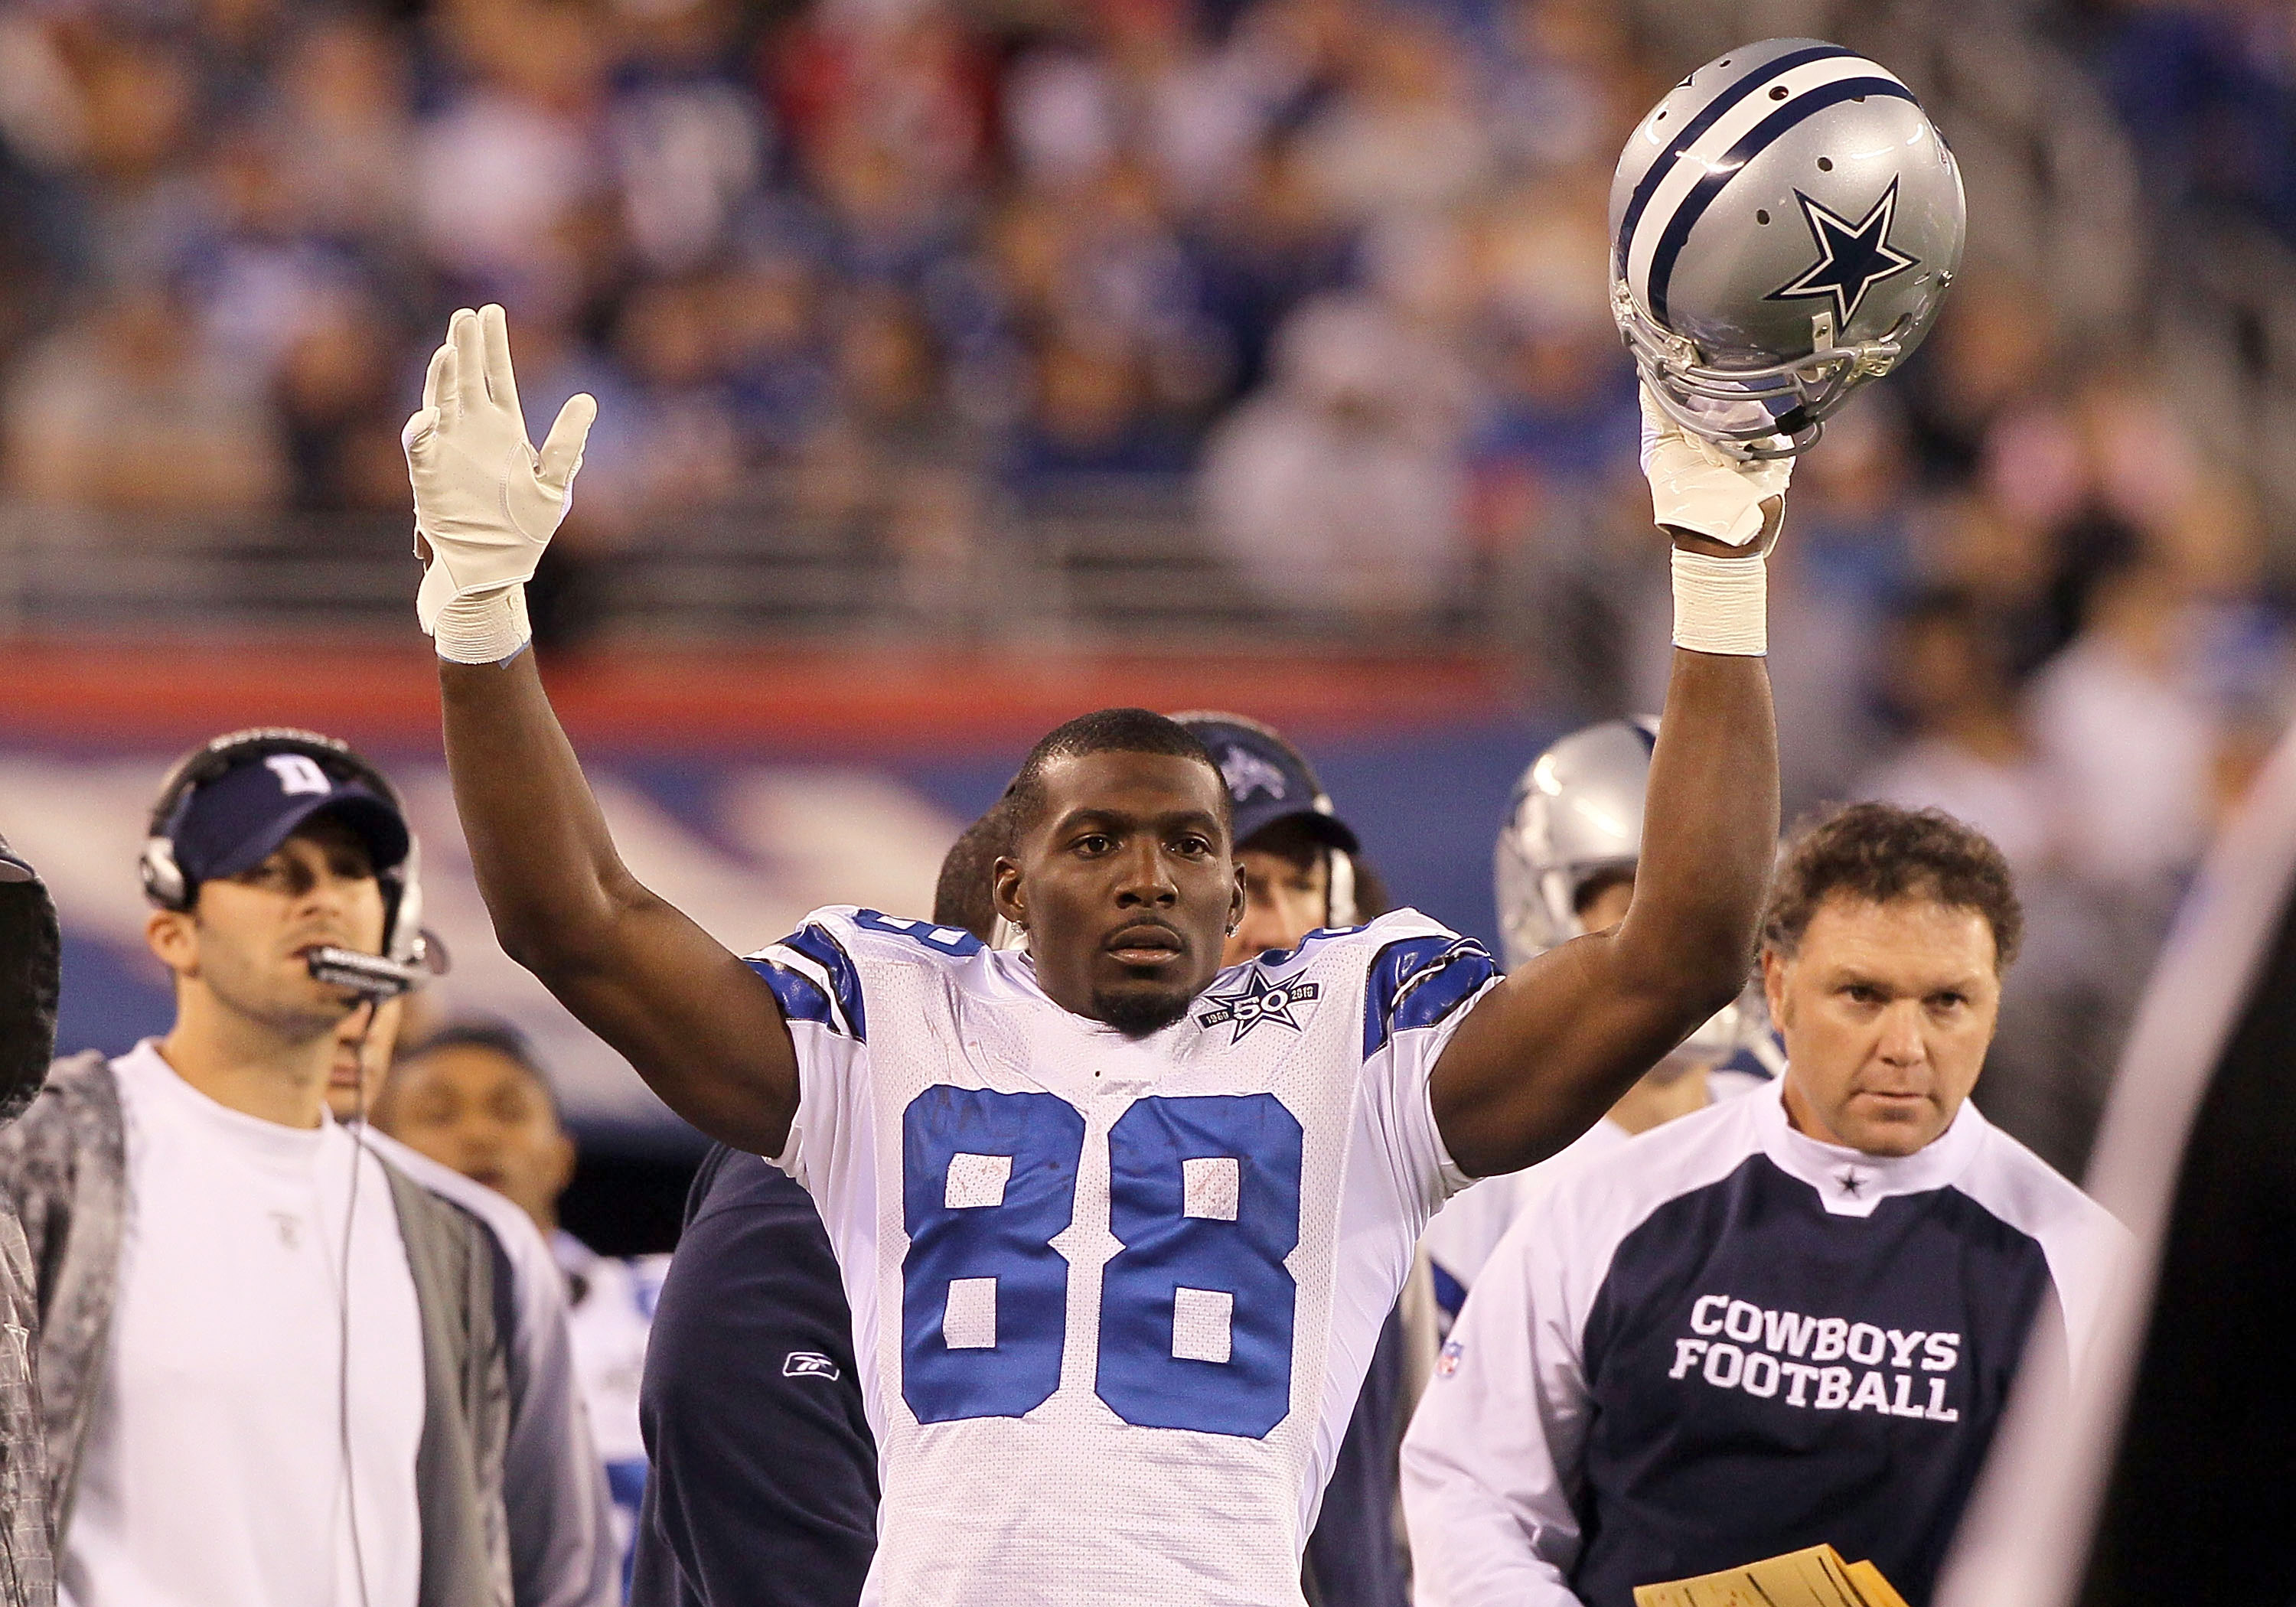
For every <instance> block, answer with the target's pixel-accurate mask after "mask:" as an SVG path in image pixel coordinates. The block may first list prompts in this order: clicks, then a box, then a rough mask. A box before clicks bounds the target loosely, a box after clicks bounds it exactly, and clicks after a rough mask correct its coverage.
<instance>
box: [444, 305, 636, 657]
mask: <svg viewBox="0 0 2296 1607" xmlns="http://www.w3.org/2000/svg"><path fill="white" fill-rule="evenodd" d="M597 416H598V404H597V403H596V402H595V401H594V400H592V399H591V398H589V397H587V396H577V397H575V398H573V399H572V400H570V401H569V402H568V403H567V404H566V406H564V407H563V408H562V409H560V410H559V414H558V422H556V423H554V424H553V425H552V426H551V427H550V435H549V438H548V439H546V440H545V441H544V442H543V443H542V450H541V451H540V452H537V451H536V450H535V449H534V447H532V446H531V445H529V443H528V441H527V439H526V418H525V415H524V414H521V412H520V411H519V406H518V381H517V380H516V379H515V378H513V377H512V373H511V366H510V324H509V321H508V319H506V318H505V317H504V315H503V309H502V308H501V307H494V306H488V307H482V308H480V310H479V311H477V312H472V311H471V310H470V309H469V308H468V307H464V308H463V310H462V311H460V312H458V313H456V314H455V316H454V318H453V319H452V320H451V321H450V322H449V323H448V324H447V342H446V344H445V345H443V346H441V347H439V349H438V351H437V352H435V353H434V354H432V356H431V358H430V372H429V373H428V374H426V375H425V376H424V378H423V381H422V411H421V412H419V413H417V414H415V415H414V417H413V418H410V419H408V420H407V421H406V430H404V431H403V432H402V433H401V435H400V438H399V439H400V440H401V442H402V443H403V444H404V445H405V446H406V471H407V477H408V478H409V479H410V480H413V481H414V534H415V552H416V553H417V555H418V556H421V557H423V558H424V559H425V560H426V561H427V562H428V563H429V565H430V567H429V568H428V569H426V570H424V571H423V575H422V590H421V591H420V592H418V593H417V594H415V599H414V613H415V617H416V618H417V619H420V620H421V621H422V628H423V629H424V630H425V631H427V632H429V633H430V636H431V638H432V639H433V640H434V641H435V642H436V643H437V644H438V649H439V657H440V658H443V659H451V660H455V662H456V663H461V664H496V663H500V662H502V661H503V660H506V659H509V658H511V657H512V656H514V655H515V654H516V653H517V652H518V650H519V649H520V648H521V647H523V646H524V645H525V644H526V642H527V639H528V637H529V635H530V634H531V633H530V632H529V629H528V627H527V623H526V594H525V582H527V581H529V580H531V579H532V578H534V566H535V565H536V564H537V563H538V562H541V559H542V549H543V548H544V547H545V546H547V545H550V537H551V536H552V535H553V533H555V532H556V530H557V529H558V525H559V521H562V520H563V519H564V518H565V517H566V509H567V506H568V504H569V501H570V496H571V494H572V491H573V488H574V476H575V474H576V473H577V472H578V471H579V470H580V469H581V467H582V446H583V443H584V442H585V441H586V440H587V439H589V434H590V425H591V422H592V421H594V419H595V418H596V417H597Z"/></svg>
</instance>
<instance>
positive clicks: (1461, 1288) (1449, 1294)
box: [1428, 1261, 1467, 1317]
mask: <svg viewBox="0 0 2296 1607" xmlns="http://www.w3.org/2000/svg"><path fill="white" fill-rule="evenodd" d="M1428 1270H1429V1271H1430V1272H1432V1273H1433V1274H1434V1275H1435V1304H1436V1305H1438V1306H1439V1307H1440V1308H1442V1310H1443V1314H1444V1315H1445V1316H1451V1317H1456V1316H1458V1315H1459V1308H1460V1307H1462V1306H1464V1305H1465V1304H1466V1303H1467V1286H1466V1285H1465V1284H1464V1283H1461V1282H1459V1280H1458V1279H1456V1278H1455V1277H1453V1276H1452V1275H1450V1274H1449V1273H1447V1272H1445V1271H1444V1270H1443V1267H1442V1264H1441V1263H1440V1262H1435V1261H1431V1262H1429V1263H1428Z"/></svg>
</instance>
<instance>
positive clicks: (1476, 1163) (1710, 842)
mask: <svg viewBox="0 0 2296 1607" xmlns="http://www.w3.org/2000/svg"><path fill="white" fill-rule="evenodd" d="M1649 413H1650V409H1649V408H1648V406H1647V404H1645V416H1646V417H1647V416H1648V414H1649ZM1651 428H1652V439H1646V442H1645V448H1646V449H1645V453H1644V467H1645V469H1646V471H1648V472H1649V474H1650V477H1651V481H1652V490H1653V494H1654V499H1655V502H1656V506H1657V510H1658V513H1659V518H1660V522H1661V526H1662V527H1663V528H1665V529H1667V532H1668V534H1669V536H1670V537H1672V538H1673V540H1674V543H1675V549H1676V551H1675V560H1674V562H1675V641H1676V643H1677V647H1676V649H1675V653H1674V669H1673V674H1672V676H1671V678H1670V679H1669V682H1668V685H1667V694H1666V709H1665V711H1664V717H1663V718H1662V719H1661V721H1660V724H1659V738H1658V746H1657V749H1656V750H1655V751H1654V752H1653V753H1652V757H1651V776H1650V794H1649V798H1648V800H1647V802H1646V805H1645V808H1644V817H1643V819H1644V824H1643V848H1642V857H1641V861H1640V865H1639V867H1638V869H1637V870H1636V876H1635V894H1634V901H1633V903H1632V904H1631V905H1630V906H1628V911H1627V916H1626V919H1625V920H1624V921H1622V922H1620V924H1619V925H1617V926H1615V927H1613V928H1611V930H1610V931H1603V932H1595V933H1593V934H1591V935H1589V936H1587V937H1584V938H1580V939H1577V940H1576V941H1573V942H1570V943H1566V944H1564V945H1562V947H1559V948H1555V949H1553V950H1550V951H1549V952H1547V953H1546V954H1545V955H1540V956H1539V957H1538V959H1537V960H1535V961H1533V962H1532V963H1529V964H1528V965H1526V966H1524V967H1522V968H1521V970H1519V971H1517V972H1514V973H1513V975H1511V976H1509V977H1508V978H1507V979H1506V980H1505V982H1503V983H1501V984H1500V985H1499V986H1498V987H1497V988H1495V989H1493V990H1492V991H1491V992H1490V993H1489V994H1488V995H1487V996H1485V997H1484V999H1483V1000H1482V1002H1481V1003H1480V1004H1477V1005H1476V1006H1475V1008H1474V1010H1473V1012H1472V1013H1471V1014H1470V1015H1469V1016H1468V1017H1467V1019H1466V1020H1464V1021H1462V1022H1461V1023H1460V1024H1459V1029H1458V1031H1457V1033H1456V1035H1454V1037H1452V1039H1451V1041H1450V1043H1449V1044H1448V1045H1446V1046H1445V1048H1444V1050H1443V1054H1442V1057H1441V1058H1440V1059H1439V1061H1438V1062H1436V1065H1435V1069H1434V1071H1433V1073H1432V1078H1431V1095H1432V1098H1433V1102H1434V1108H1435V1119H1436V1124H1437V1126H1438V1127H1439V1130H1440V1131H1441V1133H1442V1136H1443V1142H1444V1144H1445V1146H1446V1147H1447V1148H1448V1149H1449V1151H1450V1152H1451V1156H1452V1158H1453V1159H1454V1160H1456V1161H1457V1162H1458V1163H1459V1165H1460V1166H1461V1167H1463V1168H1465V1170H1467V1171H1468V1172H1469V1173H1471V1174H1473V1175H1475V1176H1478V1177H1488V1176H1490V1175H1492V1174H1495V1173H1498V1172H1506V1171H1513V1170H1515V1169H1517V1168H1521V1167H1524V1166H1528V1165H1529V1164H1531V1163H1532V1162H1533V1161H1536V1160H1543V1159H1545V1158H1546V1156H1548V1155H1550V1154H1552V1153H1554V1152H1555V1151H1556V1150H1559V1149H1561V1148H1562V1146H1563V1145H1564V1144H1568V1143H1570V1140H1571V1139H1573V1138H1575V1137H1576V1136H1579V1134H1580V1133H1582V1132H1584V1131H1586V1129H1587V1127H1591V1126H1592V1125H1593V1124H1594V1123H1595V1120H1596V1119H1599V1118H1600V1117H1601V1116H1602V1114H1603V1111H1606V1110H1608V1109H1609V1108H1610V1107H1611V1103H1613V1102H1614V1101H1616V1100H1617V1099H1618V1097H1619V1096H1620V1095H1621V1094H1624V1093H1625V1092H1626V1091H1627V1089H1628V1086H1630V1085H1632V1084H1633V1082H1634V1081H1635V1079H1636V1078H1638V1077H1640V1076H1642V1075H1643V1073H1644V1072H1645V1071H1647V1070H1650V1069H1651V1068H1652V1066H1653V1065H1655V1064H1657V1063H1658V1062H1659V1061H1660V1060H1661V1059H1662V1058H1664V1056H1665V1055H1666V1054H1668V1053H1669V1051H1671V1050H1672V1049H1673V1048H1674V1047H1675V1046H1676V1045H1677V1044H1679V1043H1681V1042H1682V1040H1683V1039H1684V1038H1685V1037H1687V1036H1688V1035H1689V1034H1690V1032H1691V1031H1692V1029H1694V1028H1695V1027H1696V1026H1697V1025H1698V1023H1699V1022H1701V1021H1704V1020H1705V1019H1706V1018H1707V1017H1708V1016H1710V1015H1711V1014H1713V1013H1715V1012H1716V1011H1717V1010H1719V1009H1720V1008H1721V1007H1722V1006H1723V1005H1725V1004H1728V1003H1729V1002H1730V1001H1731V1000H1732V999H1733V998H1734V997H1736V996H1737V995H1738V992H1739V989H1740V988H1743V986H1744V984H1745V980H1746V976H1747V972H1748V968H1749V966H1750V965H1751V963H1752V956H1753V947H1754V926H1755V922H1756V921H1757V919H1758V918H1759V914H1760V912H1761V903H1762V897H1763V893H1764V891H1765V890H1766V889H1767V885H1768V882H1769V874H1770V867H1771V862H1772V858H1773V857H1774V855H1775V851H1776V850H1775V845H1776V842H1777V834H1778V760H1777V728H1776V726H1775V721H1774V720H1773V718H1772V716H1771V710H1770V683H1769V675H1768V671H1767V668H1766V666H1765V660H1764V659H1763V657H1762V656H1761V655H1762V653H1763V652H1764V650H1765V647H1766V645H1767V644H1766V642H1765V640H1764V635H1763V628H1762V619H1763V614H1762V610H1763V606H1764V603H1763V585H1762V580H1763V577H1762V568H1761V566H1762V564H1763V563H1764V562H1765V557H1764V555H1765V554H1766V553H1767V551H1768V548H1769V545H1770V544H1771V543H1772V542H1773V541H1775V538H1776V535H1777V530H1778V527H1779V523H1780V521H1782V519H1783V517H1784V491H1785V484H1786V479H1787V474H1788V465H1787V464H1784V463H1775V464H1759V465H1756V464H1740V463H1734V462H1732V461H1731V460H1728V459H1726V458H1722V457H1721V456H1720V455H1719V454H1718V453H1715V452H1713V451H1712V449H1710V448H1707V447H1704V446H1703V445H1702V443H1699V442H1696V441H1691V440H1686V439H1685V438H1684V437H1683V436H1682V434H1681V432H1680V431H1679V430H1677V429H1675V428H1674V427H1673V426H1671V425H1670V424H1665V423H1663V422H1653V423H1652V427H1651ZM1700 531H1706V532H1709V534H1700V533H1699V532H1700Z"/></svg>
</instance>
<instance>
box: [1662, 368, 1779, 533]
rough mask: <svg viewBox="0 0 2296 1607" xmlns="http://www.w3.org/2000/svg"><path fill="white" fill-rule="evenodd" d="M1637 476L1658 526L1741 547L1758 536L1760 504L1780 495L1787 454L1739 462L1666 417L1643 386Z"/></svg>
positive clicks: (1760, 523) (1760, 515)
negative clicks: (1640, 460)
mask: <svg viewBox="0 0 2296 1607" xmlns="http://www.w3.org/2000/svg"><path fill="white" fill-rule="evenodd" d="M1642 400H1643V476H1644V479H1646V480H1649V481H1650V488H1651V515H1652V518H1653V519H1655V520H1656V521H1658V522H1659V523H1660V524H1661V525H1671V526H1673V527H1674V528H1676V529H1683V530H1688V531H1691V532H1692V533H1693V534H1694V535H1699V536H1710V537H1713V538H1714V539H1715V540H1717V541H1720V542H1726V543H1728V544H1729V545H1732V546H1734V547H1742V546H1744V545H1747V544H1748V543H1749V542H1751V541H1754V540H1756V539H1758V538H1759V537H1760V536H1761V534H1762V504H1763V503H1765V502H1767V500H1769V499H1770V498H1771V497H1773V496H1784V495H1785V494H1786V482H1787V481H1789V480H1792V478H1793V465H1794V460H1793V459H1792V458H1790V457H1780V458H1770V459H1767V460H1757V461H1754V462H1742V461H1741V460H1739V459H1737V458H1734V457H1733V456H1731V455H1729V454H1728V453H1726V452H1725V451H1723V450H1722V448H1721V447H1717V446H1716V445H1714V444H1713V443H1712V442H1711V441H1709V440H1706V439H1702V438H1701V437H1699V436H1697V435H1693V434H1692V433H1691V432H1690V431H1689V430H1685V429H1684V428H1683V427H1682V426H1681V425H1679V424H1677V423H1676V422H1674V421H1673V420H1672V419H1670V418H1669V417H1668V416H1667V415H1666V414H1665V412H1664V411H1663V410H1662V409H1661V407H1660V406H1659V405H1658V402H1657V401H1656V399H1655V398H1652V395H1651V393H1650V387H1649V385H1647V384H1644V387H1643V391H1642Z"/></svg>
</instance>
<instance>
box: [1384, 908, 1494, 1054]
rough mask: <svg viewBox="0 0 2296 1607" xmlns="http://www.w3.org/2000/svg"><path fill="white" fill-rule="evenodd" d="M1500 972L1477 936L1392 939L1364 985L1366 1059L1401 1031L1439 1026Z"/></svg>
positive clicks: (1439, 935)
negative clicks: (1369, 980)
mask: <svg viewBox="0 0 2296 1607" xmlns="http://www.w3.org/2000/svg"><path fill="white" fill-rule="evenodd" d="M1497 975H1498V966H1497V964H1496V963H1493V961H1492V959H1491V956H1490V955H1489V953H1488V951H1487V950H1486V949H1485V948H1484V947H1483V946H1482V945H1481V944H1480V943H1478V942H1476V941H1475V940H1474V939H1472V938H1457V937H1453V936H1450V935H1449V934H1447V933H1444V934H1438V935H1431V936H1428V937H1423V938H1405V939H1400V940H1399V941H1397V942H1394V943H1390V944H1389V945H1388V946H1387V947H1385V948H1382V949H1381V950H1380V951H1379V955H1378V957H1377V958H1375V959H1374V960H1373V961H1372V963H1371V983H1370V986H1369V987H1367V988H1365V990H1364V1058H1365V1060H1369V1059H1370V1058H1371V1057H1372V1056H1373V1055H1374V1054H1378V1053H1379V1052H1380V1050H1381V1049H1382V1048H1383V1047H1385V1046H1386V1044H1387V1041H1388V1039H1389V1038H1390V1037H1394V1036H1395V1034H1397V1033H1398V1032H1403V1031H1407V1030H1409V1029H1412V1028H1415V1027H1432V1026H1434V1025H1435V1024H1436V1023H1438V1022H1439V1021H1442V1019H1443V1018H1444V1017H1445V1016H1447V1015H1449V1014H1450V1013H1451V1012H1453V1011H1454V1010H1456V1009H1457V1008H1458V1007H1459V1006H1460V1004H1464V1002H1465V1001H1466V1000H1468V999H1469V998H1472V996H1474V995H1475V993H1476V992H1477V990H1478V989H1480V988H1481V987H1482V986H1483V984H1484V983H1486V982H1488V981H1489V980H1491V979H1492V978H1493V977H1495V976H1497Z"/></svg>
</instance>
